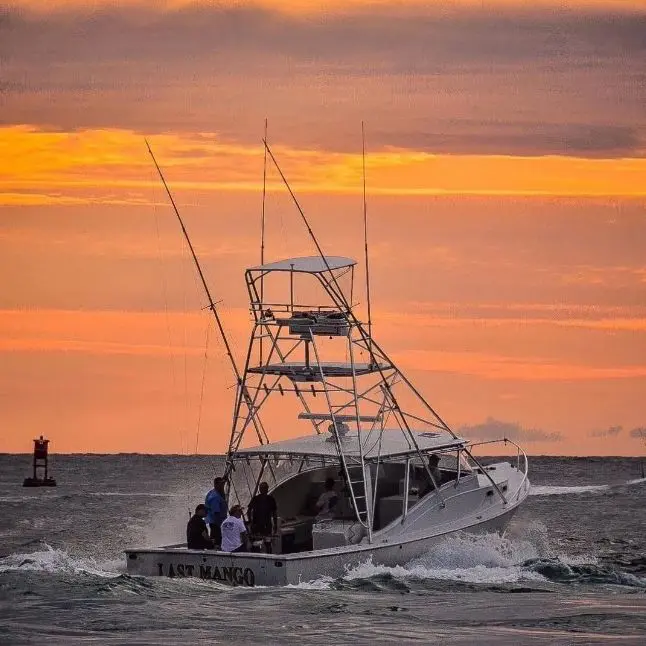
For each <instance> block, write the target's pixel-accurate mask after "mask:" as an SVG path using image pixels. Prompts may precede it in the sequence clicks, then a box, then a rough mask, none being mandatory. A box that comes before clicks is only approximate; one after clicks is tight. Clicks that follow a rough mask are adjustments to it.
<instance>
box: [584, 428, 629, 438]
mask: <svg viewBox="0 0 646 646" xmlns="http://www.w3.org/2000/svg"><path fill="white" fill-rule="evenodd" d="M622 431H623V427H622V426H611V427H610V428H603V429H597V430H594V431H590V432H589V433H588V435H589V436H590V437H617V435H619V433H621V432H622Z"/></svg>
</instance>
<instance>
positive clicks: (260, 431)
mask: <svg viewBox="0 0 646 646" xmlns="http://www.w3.org/2000/svg"><path fill="white" fill-rule="evenodd" d="M144 141H145V142H146V147H147V148H148V152H149V153H150V156H151V158H152V160H153V163H154V164H155V168H156V169H157V173H158V174H159V178H160V179H161V181H162V184H163V185H164V188H165V189H166V195H168V199H169V200H170V203H171V205H172V207H173V211H175V215H176V216H177V219H178V220H179V224H180V226H181V228H182V233H183V234H184V239H185V240H186V244H187V245H188V248H189V249H190V251H191V255H192V256H193V262H194V263H195V268H196V269H197V273H198V275H199V277H200V281H201V282H202V287H204V293H205V294H206V297H207V299H208V302H209V304H208V309H210V310H211V312H213V317H214V318H215V323H216V325H217V327H218V332H219V333H220V337H221V338H222V342H223V343H224V347H225V350H226V354H227V357H229V363H230V364H231V369H232V370H233V374H234V375H235V378H236V385H237V388H238V395H237V396H238V397H240V396H242V398H243V399H244V401H245V404H246V405H247V409H248V410H249V416H250V418H251V422H252V423H253V425H254V427H255V430H256V434H257V435H258V440H259V441H260V443H261V444H265V443H267V442H268V439H267V434H266V433H265V430H264V428H263V427H262V423H261V422H260V419H259V418H258V416H257V415H256V412H255V411H254V406H253V401H252V399H251V396H250V395H249V392H248V391H247V388H246V386H245V385H244V382H243V380H242V376H241V374H240V370H239V369H238V365H237V364H236V361H235V358H234V356H233V353H232V352H231V345H230V344H229V339H228V338H227V335H226V332H225V331H224V327H223V325H222V320H221V319H220V315H219V313H218V310H217V307H216V303H215V301H214V300H213V298H212V297H211V292H210V290H209V286H208V284H207V282H206V278H205V277H204V272H203V271H202V267H201V266H200V261H199V260H198V259H197V254H196V253H195V249H194V248H193V244H192V243H191V239H190V237H189V235H188V231H187V230H186V226H185V225H184V221H183V220H182V216H181V215H180V213H179V209H178V208H177V204H175V200H174V199H173V194H172V193H171V191H170V188H169V187H168V184H167V183H166V178H165V177H164V174H163V173H162V170H161V168H160V167H159V164H158V163H157V159H156V158H155V155H154V154H153V151H152V149H151V147H150V144H149V143H148V140H147V139H144ZM229 465H230V463H229V455H228V454H227V467H226V473H225V475H227V474H228V473H229V470H230V466H229Z"/></svg>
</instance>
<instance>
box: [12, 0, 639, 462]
mask: <svg viewBox="0 0 646 646" xmlns="http://www.w3.org/2000/svg"><path fill="white" fill-rule="evenodd" d="M528 5H531V8H530V9H528V8H526V7H527V6H528ZM564 6H566V7H567V8H566V9H564V8H563V7H564ZM645 34H646V2H643V1H642V0H569V1H568V2H562V0H533V2H531V3H528V2H526V1H524V0H445V1H443V0H437V1H435V2H430V1H422V0H397V1H395V0H390V1H388V0H327V1H324V0H285V1H282V2H281V1H280V0H257V1H255V2H253V1H246V0H219V1H206V0H203V1H188V0H186V1H181V0H175V1H173V0H168V1H164V0H129V1H125V0H124V1H121V2H118V1H116V0H86V1H85V2H83V1H81V0H70V1H62V0H59V1H56V0H10V1H9V2H8V3H7V2H2V0H0V271H1V273H2V277H3V278H2V287H1V289H0V452H2V451H8V452H27V451H30V450H31V439H32V438H33V437H36V436H37V435H40V434H45V435H47V436H48V437H50V438H51V439H52V449H53V450H54V451H56V452H88V453H104V452H134V451H136V452H143V453H187V452H188V453H193V452H194V451H195V450H197V451H198V452H200V453H216V452H222V451H223V450H224V448H225V446H226V443H227V441H228V436H229V430H230V429H229V425H230V418H231V404H232V398H233V394H234V389H233V388H232V384H233V379H232V377H231V374H230V371H229V368H228V364H227V363H226V361H225V356H224V354H223V351H222V344H221V343H220V342H219V340H218V339H217V337H216V333H215V331H214V329H213V328H211V329H210V331H209V334H208V338H209V342H208V348H206V354H207V360H206V368H204V365H205V360H204V356H205V346H206V339H207V327H208V326H209V325H210V324H211V320H210V318H209V316H208V314H207V313H205V312H204V311H203V310H202V308H203V307H204V305H205V298H204V295H203V294H202V292H201V290H200V288H199V285H198V283H197V280H196V277H195V272H194V269H193V266H192V265H191V261H190V258H189V256H188V255H187V251H186V249H185V247H184V244H183V241H182V237H181V232H180V230H179V228H178V225H177V222H176V220H175V219H174V215H173V213H172V211H171V209H170V207H169V205H168V203H167V201H166V197H165V194H164V191H163V187H162V186H161V185H160V183H159V180H158V177H157V175H156V172H155V169H154V167H153V166H152V164H151V161H150V158H149V157H148V153H147V151H146V147H145V144H144V138H145V137H147V138H148V140H149V141H150V142H151V145H152V147H153V149H154V151H155V153H156V155H157V158H158V160H159V162H160V164H161V166H162V167H163V168H164V169H165V172H166V177H167V179H168V181H169V184H170V185H171V188H172V189H173V191H174V193H175V196H176V199H177V202H178V204H179V206H180V208H181V210H182V214H183V216H184V218H185V221H186V224H187V227H188V229H189V231H190V232H191V235H192V239H193V242H194V245H195V247H196V249H197V252H198V254H199V256H200V258H201V259H202V260H203V264H204V268H205V270H206V274H207V278H208V281H209V284H210V286H211V289H212V292H213V293H214V296H215V298H217V300H219V301H221V312H222V317H223V320H224V323H225V326H226V328H227V330H229V331H230V333H231V335H232V338H233V340H234V348H235V351H236V353H237V356H238V357H239V358H240V360H242V358H243V357H242V355H243V352H244V350H245V344H246V335H247V334H248V332H249V323H250V317H249V314H248V311H247V309H246V290H245V286H244V279H243V271H244V269H245V267H247V266H251V265H254V264H257V263H258V261H259V236H260V234H259V222H260V210H261V191H262V177H263V146H262V141H261V139H262V136H263V128H264V120H265V118H267V119H268V122H269V141H270V143H271V145H272V149H273V151H274V153H275V155H276V157H277V158H278V160H279V161H280V163H281V165H282V167H283V170H284V171H285V173H286V175H287V177H288V178H289V179H290V182H291V183H292V186H293V188H294V190H295V192H296V194H297V195H298V197H299V199H300V201H301V204H302V205H303V207H304V209H305V211H306V212H307V214H308V216H309V217H310V218H311V222H312V226H313V228H314V229H315V231H316V232H317V234H318V235H319V237H320V239H321V241H322V244H323V248H324V249H325V250H326V251H327V252H328V253H331V254H337V255H348V256H352V257H356V258H358V259H359V260H361V259H362V252H363V237H362V231H363V228H362V227H363V223H362V219H361V218H362V158H361V122H362V120H363V121H364V122H365V132H366V146H367V158H366V168H367V187H368V188H367V190H368V213H369V229H370V245H371V247H370V248H371V263H372V264H371V278H372V287H371V290H372V297H373V319H374V321H375V325H374V331H375V335H376V336H377V338H378V339H379V340H380V342H381V345H382V346H384V348H385V349H386V350H388V351H390V353H391V354H392V356H393V358H394V360H395V361H396V362H398V364H399V365H400V366H401V368H402V369H403V370H404V372H406V373H407V374H408V375H409V376H410V377H411V378H412V379H413V381H415V383H416V384H418V385H419V387H420V389H421V390H422V391H423V392H424V393H425V394H426V395H427V396H428V399H429V400H430V401H431V403H432V404H433V405H434V406H435V408H436V409H437V410H438V411H439V412H440V413H441V414H442V416H443V418H444V419H445V420H446V421H447V422H448V423H449V425H450V426H451V427H452V428H454V429H455V430H456V431H459V432H461V433H463V434H464V435H465V436H467V437H472V438H485V437H491V436H501V435H507V436H509V437H511V438H513V439H516V440H519V441H520V442H521V443H522V444H523V445H524V446H525V447H526V448H527V449H528V452H530V453H534V454H541V453H542V454H558V455H588V454H590V455H597V454H602V455H603V454H612V455H642V454H643V453H644V450H645V443H644V440H643V439H642V435H644V436H646V404H645V401H646V107H645V106H646V36H645ZM267 179H268V197H267V203H266V212H267V226H268V233H267V243H266V244H267V247H266V253H267V257H268V259H270V260H274V259H279V258H282V257H287V256H292V255H304V254H312V253H315V250H314V249H313V248H312V246H311V245H310V244H309V242H308V239H307V236H306V232H305V231H304V229H303V226H302V224H301V222H300V220H299V218H298V213H297V212H296V211H295V210H294V208H293V206H292V205H291V203H290V201H289V196H288V195H287V194H286V193H285V191H284V189H283V187H282V185H281V182H280V178H279V176H278V174H277V173H276V171H275V170H274V169H272V168H270V169H269V175H268V178H267ZM359 279H360V280H363V278H362V274H361V273H359ZM363 300H365V299H363ZM359 309H360V311H361V312H362V313H364V312H365V302H364V303H362V304H361V305H360V306H359ZM203 375H204V402H203V406H202V407H200V395H201V389H202V381H203ZM198 420H199V424H198ZM198 425H199V437H198ZM289 435H290V430H289V420H287V421H286V422H285V423H284V424H283V425H282V426H281V428H280V429H279V430H277V431H276V436H277V437H287V436H289Z"/></svg>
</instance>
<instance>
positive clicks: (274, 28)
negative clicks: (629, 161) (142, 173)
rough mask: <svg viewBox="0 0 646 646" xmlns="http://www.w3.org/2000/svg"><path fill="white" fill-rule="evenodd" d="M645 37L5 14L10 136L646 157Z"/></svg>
mask: <svg viewBox="0 0 646 646" xmlns="http://www.w3.org/2000/svg"><path fill="white" fill-rule="evenodd" d="M644 33H646V12H642V13H634V14H632V15H630V14H626V13H605V14H604V13H601V12H587V13H586V12H585V11H579V12H575V11H568V12H561V13H559V12H550V13H549V14H548V13H546V12H532V11H518V10H500V11H496V12H485V11H474V10H463V11H456V12H453V13H451V15H450V16H447V15H444V16H442V15H438V14H434V13H429V12H426V13H420V12H419V11H417V12H415V11H410V10H409V11H408V12H407V11H405V9H395V10H389V11H384V10H380V11H375V10H373V11H372V12H371V13H366V12H359V13H356V14H350V15H338V16H335V15H334V14H332V15H326V16H324V17H320V18H309V19H303V18H294V17H288V16H285V15H282V14H278V13H272V12H269V11H266V10H261V9H258V8H249V7H246V8H235V9H231V8H229V9H224V8H222V7H217V6H210V7H205V6H201V7H188V8H185V9H183V10H181V11H176V12H171V13H164V12H158V11H155V10H152V9H145V8H141V7H140V8H136V9H134V8H132V7H131V8H127V9H123V8H121V9H119V8H115V9H105V10H102V11H95V12H88V11H84V12H79V13H74V12H72V11H68V12H63V13H55V14H48V15H44V16H43V15H40V16H39V15H36V14H26V13H21V12H18V11H17V10H13V9H10V8H6V7H5V9H1V8H0V58H2V60H3V85H2V87H1V88H0V92H2V96H3V101H4V107H3V110H2V113H1V114H0V123H4V124H16V123H34V124H42V125H45V126H48V127H52V128H65V129H80V128H86V127H127V128H133V129H137V130H146V131H147V132H155V131H162V130H168V129H173V130H182V129H186V130H199V131H212V130H218V131H219V132H220V133H221V134H222V135H223V136H224V137H225V138H230V139H235V140H244V138H245V137H246V138H249V136H250V135H249V133H250V132H256V131H258V130H259V127H258V124H260V123H262V120H263V118H264V117H265V116H269V117H270V120H271V121H272V123H274V124H276V125H278V126H282V124H283V123H284V124H289V128H286V127H283V128H282V129H281V130H282V131H283V132H285V131H286V130H289V134H285V135H284V136H285V137H288V138H289V141H288V142H286V143H292V144H295V145H307V146H318V147H330V148H334V149H339V150H346V149H348V147H349V146H350V145H354V139H356V133H354V130H352V131H351V129H352V128H354V129H355V130H356V124H357V123H358V122H359V121H360V120H361V119H362V118H366V117H369V118H370V120H371V122H372V123H374V124H378V125H379V128H378V129H375V131H370V129H369V134H370V136H371V143H372V145H373V146H374V147H383V146H388V145H389V146H396V147H402V148H414V149H416V150H419V149H422V150H428V151H434V152H448V153H508V154H522V155H532V154H537V155H544V154H576V155H581V156H587V157H597V156H606V157H608V156H630V155H640V154H642V153H643V150H644V148H646V143H645V142H646V118H645V117H644V112H643V105H644V102H645V101H646V39H644V38H643V34H644ZM570 114H571V115H573V116H572V117H568V116H567V115H570ZM331 115H334V118H335V122H336V123H335V130H336V132H335V134H331V133H330V132H328V131H326V127H325V126H324V125H323V122H324V121H325V120H326V119H330V116H331ZM574 115H576V116H574ZM339 123H341V124H343V125H342V126H341V127H340V128H339V126H338V124H339ZM349 124H351V125H349ZM353 133H354V136H353ZM254 143H257V142H254Z"/></svg>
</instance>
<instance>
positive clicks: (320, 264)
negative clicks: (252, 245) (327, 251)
mask: <svg viewBox="0 0 646 646" xmlns="http://www.w3.org/2000/svg"><path fill="white" fill-rule="evenodd" d="M325 260H326V261H327V265H326V264H325V262H324V261H323V258H322V257H321V256H304V257H302V258H286V259H285V260H277V261H276V262H270V263H266V264H264V265H258V266H257V267H249V269H247V271H297V272H300V273H304V274H321V273H323V272H325V271H328V270H332V271H334V270H335V269H344V268H345V267H353V266H354V265H356V264H357V261H356V260H353V259H352V258H344V257H343V256H325Z"/></svg>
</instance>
